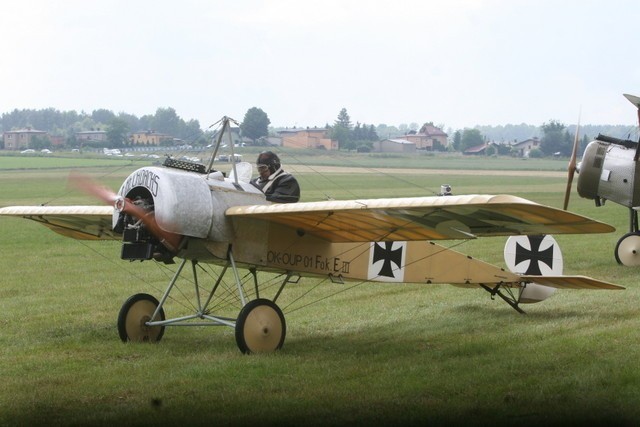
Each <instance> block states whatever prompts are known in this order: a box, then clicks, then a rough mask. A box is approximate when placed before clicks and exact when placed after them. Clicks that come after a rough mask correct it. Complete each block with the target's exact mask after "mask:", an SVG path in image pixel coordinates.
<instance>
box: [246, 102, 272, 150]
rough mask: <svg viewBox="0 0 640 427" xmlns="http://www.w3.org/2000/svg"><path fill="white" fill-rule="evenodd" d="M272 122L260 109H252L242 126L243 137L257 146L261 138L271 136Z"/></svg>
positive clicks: (249, 110) (247, 113)
mask: <svg viewBox="0 0 640 427" xmlns="http://www.w3.org/2000/svg"><path fill="white" fill-rule="evenodd" d="M270 124H271V120H269V116H267V113H265V112H264V111H262V110H261V109H260V108H258V107H251V108H249V109H248V110H247V112H246V113H245V115H244V119H243V120H242V123H241V124H240V130H241V131H242V135H244V136H246V137H247V138H250V139H251V140H252V141H253V143H254V144H255V143H256V141H257V140H258V139H259V138H262V137H267V136H269V125H270Z"/></svg>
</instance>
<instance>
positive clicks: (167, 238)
mask: <svg viewBox="0 0 640 427" xmlns="http://www.w3.org/2000/svg"><path fill="white" fill-rule="evenodd" d="M69 185H70V186H71V187H74V188H76V189H78V190H80V191H82V192H84V193H86V194H88V195H90V196H93V197H95V198H97V199H99V200H102V201H103V202H104V203H105V204H107V205H113V206H114V208H115V210H117V211H118V212H124V213H125V214H127V215H130V216H132V217H135V218H138V219H139V220H140V221H141V222H142V223H143V224H144V226H145V227H146V229H147V230H148V231H149V233H151V234H152V235H153V236H154V237H156V238H157V239H158V240H159V241H160V243H162V244H163V245H164V246H165V247H166V248H167V249H168V250H169V251H171V252H173V253H176V252H178V248H179V247H180V242H181V241H182V236H181V235H180V234H175V233H171V232H169V231H166V230H163V229H162V228H161V227H160V225H158V222H157V221H156V218H155V213H154V212H153V211H147V210H145V209H144V208H143V207H142V206H139V205H137V204H136V203H135V202H133V201H132V200H131V199H128V198H126V197H122V196H120V195H118V194H116V193H115V192H114V191H113V190H111V189H109V188H107V187H105V186H102V185H100V184H98V183H97V182H95V181H94V180H92V179H91V178H90V177H89V176H87V175H84V174H81V173H78V172H72V173H71V174H69Z"/></svg>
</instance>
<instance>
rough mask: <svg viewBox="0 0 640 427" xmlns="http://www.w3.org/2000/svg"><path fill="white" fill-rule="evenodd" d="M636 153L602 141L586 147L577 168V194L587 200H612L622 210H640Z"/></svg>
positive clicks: (631, 149) (639, 177) (633, 150)
mask: <svg viewBox="0 0 640 427" xmlns="http://www.w3.org/2000/svg"><path fill="white" fill-rule="evenodd" d="M634 156H635V149H633V148H628V147H625V146H622V145H617V144H610V143H607V142H601V141H592V142H590V143H589V145H587V148H586V149H585V151H584V155H583V156H582V161H581V162H580V164H579V165H578V169H577V170H578V174H579V175H578V194H580V196H581V197H584V198H586V199H591V200H596V201H598V202H599V201H600V200H601V199H602V200H611V201H613V202H615V203H619V204H621V205H623V206H627V207H634V206H640V194H638V195H636V194H635V191H634V189H635V188H636V185H637V184H639V183H638V180H640V176H638V174H636V168H637V162H635V161H634Z"/></svg>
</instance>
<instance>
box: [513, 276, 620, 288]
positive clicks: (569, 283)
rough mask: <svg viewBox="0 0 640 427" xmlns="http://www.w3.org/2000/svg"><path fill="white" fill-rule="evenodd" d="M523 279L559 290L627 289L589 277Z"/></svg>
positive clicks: (535, 277) (536, 277)
mask: <svg viewBox="0 0 640 427" xmlns="http://www.w3.org/2000/svg"><path fill="white" fill-rule="evenodd" d="M521 277H522V279H524V280H526V281H529V282H533V283H536V284H538V285H543V286H549V287H551V288H558V289H610V290H620V289H625V288H624V287H623V286H618V285H614V284H613V283H609V282H603V281H602V280H597V279H594V278H591V277H587V276H521Z"/></svg>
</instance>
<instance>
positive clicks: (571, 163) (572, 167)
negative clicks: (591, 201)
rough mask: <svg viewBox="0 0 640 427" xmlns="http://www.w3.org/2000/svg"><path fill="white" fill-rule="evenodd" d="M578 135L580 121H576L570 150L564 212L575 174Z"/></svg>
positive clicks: (567, 204)
mask: <svg viewBox="0 0 640 427" xmlns="http://www.w3.org/2000/svg"><path fill="white" fill-rule="evenodd" d="M579 135H580V119H578V125H577V126H576V136H575V138H574V140H573V149H572V150H571V158H570V159H569V167H568V176H567V189H566V191H565V193H564V210H565V211H566V210H567V208H568V207H569V197H570V196H571V184H572V183H573V175H575V173H576V169H577V168H576V157H577V156H578V140H579Z"/></svg>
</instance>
